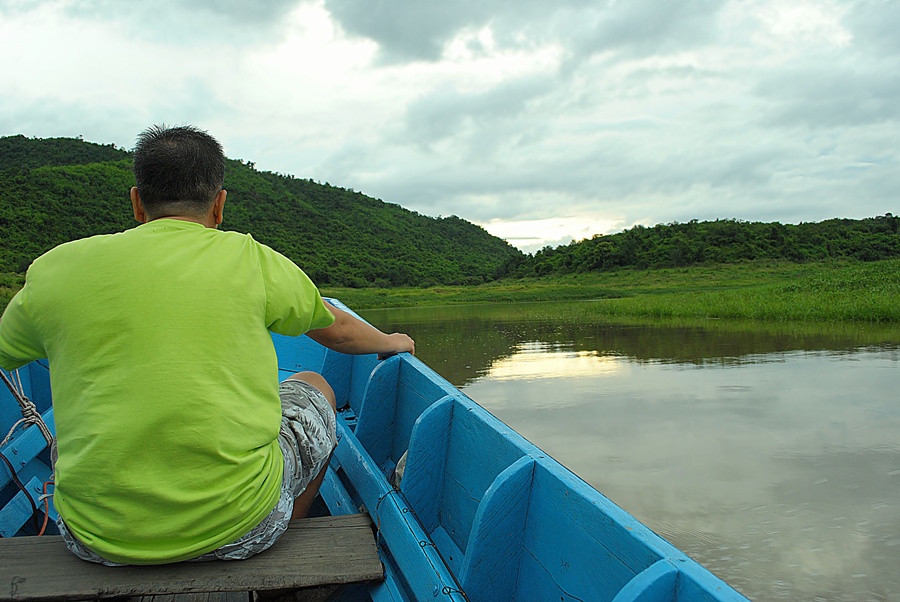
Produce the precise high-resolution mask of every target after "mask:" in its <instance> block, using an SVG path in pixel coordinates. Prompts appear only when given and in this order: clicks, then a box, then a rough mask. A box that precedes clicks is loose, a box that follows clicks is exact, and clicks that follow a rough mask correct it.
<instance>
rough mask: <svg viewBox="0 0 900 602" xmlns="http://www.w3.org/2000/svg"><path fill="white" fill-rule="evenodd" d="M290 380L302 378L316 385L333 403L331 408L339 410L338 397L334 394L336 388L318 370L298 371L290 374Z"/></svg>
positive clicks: (329, 401)
mask: <svg viewBox="0 0 900 602" xmlns="http://www.w3.org/2000/svg"><path fill="white" fill-rule="evenodd" d="M288 380H302V381H303V382H305V383H309V384H310V385H312V386H314V387H315V388H316V389H318V390H319V391H321V392H322V395H324V396H325V399H327V400H328V403H329V404H331V408H332V409H333V410H335V411H337V397H336V396H335V394H334V389H332V388H331V385H329V384H328V381H327V380H325V377H324V376H322V375H321V374H319V373H318V372H297V373H296V374H292V375H291V376H289V377H288Z"/></svg>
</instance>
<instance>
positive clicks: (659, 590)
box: [613, 560, 678, 602]
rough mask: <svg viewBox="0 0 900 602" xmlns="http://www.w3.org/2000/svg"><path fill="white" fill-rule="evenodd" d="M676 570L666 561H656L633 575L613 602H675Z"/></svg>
mask: <svg viewBox="0 0 900 602" xmlns="http://www.w3.org/2000/svg"><path fill="white" fill-rule="evenodd" d="M677 577H678V569H676V568H675V567H674V566H673V565H672V563H671V562H669V561H668V560H658V561H657V562H655V563H653V564H651V565H650V566H649V567H647V568H646V569H644V570H643V571H641V572H640V573H638V574H637V575H635V577H634V579H632V580H631V581H629V582H628V583H627V584H626V585H625V587H623V588H622V589H621V590H619V593H618V594H617V595H616V597H615V598H613V602H675V581H676V578H677Z"/></svg>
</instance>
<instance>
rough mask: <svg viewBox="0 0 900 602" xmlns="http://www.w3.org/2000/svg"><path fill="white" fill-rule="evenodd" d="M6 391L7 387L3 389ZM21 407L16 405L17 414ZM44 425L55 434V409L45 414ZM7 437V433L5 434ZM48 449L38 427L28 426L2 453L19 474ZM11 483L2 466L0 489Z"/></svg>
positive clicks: (1, 465)
mask: <svg viewBox="0 0 900 602" xmlns="http://www.w3.org/2000/svg"><path fill="white" fill-rule="evenodd" d="M3 388H4V389H5V387H3ZM18 407H19V405H18V404H16V410H15V411H16V412H18ZM43 418H44V423H45V424H46V425H47V427H48V428H49V429H50V432H55V423H54V421H53V408H50V409H48V410H47V411H46V412H44V414H43ZM3 435H4V436H5V435H6V433H3ZM46 448H47V440H46V439H44V435H43V434H42V433H41V431H40V429H38V428H37V427H36V426H28V427H26V428H24V429H22V430H19V431H16V433H15V435H13V438H12V439H11V440H10V442H9V443H7V444H6V445H5V446H3V447H0V453H2V454H3V455H4V456H6V458H7V459H8V460H9V461H10V462H11V463H12V465H13V467H14V468H15V469H16V473H18V472H19V471H20V470H21V469H22V468H24V467H25V466H27V465H28V463H29V462H31V461H32V460H33V459H34V458H35V457H37V455H38V454H39V453H41V452H42V451H43V450H45V449H46ZM9 481H10V475H9V473H8V471H7V469H6V465H5V464H0V488H3V487H5V486H6V484H7V483H9Z"/></svg>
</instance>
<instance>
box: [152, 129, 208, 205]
mask: <svg viewBox="0 0 900 602" xmlns="http://www.w3.org/2000/svg"><path fill="white" fill-rule="evenodd" d="M134 177H135V180H136V181H137V189H138V193H139V194H140V195H141V202H142V203H143V205H144V209H145V210H146V211H147V213H148V214H150V215H151V216H153V217H163V216H165V215H177V214H188V215H196V216H200V215H203V214H205V213H206V212H207V211H208V210H209V208H210V207H211V206H212V202H213V200H215V197H216V193H218V192H219V191H220V190H221V189H222V185H223V184H224V182H225V154H224V152H223V151H222V145H221V144H219V142H218V141H217V140H216V139H215V138H213V137H212V136H210V135H209V134H208V133H207V132H205V131H203V130H200V129H198V128H195V127H193V126H189V125H184V126H177V127H166V126H165V125H154V126H152V127H149V128H147V129H146V130H144V131H143V132H141V133H140V134H139V135H138V139H137V144H136V145H135V147H134Z"/></svg>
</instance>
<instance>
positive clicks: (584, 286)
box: [323, 260, 900, 323]
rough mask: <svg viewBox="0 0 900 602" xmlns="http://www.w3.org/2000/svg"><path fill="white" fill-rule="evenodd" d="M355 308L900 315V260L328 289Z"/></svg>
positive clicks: (836, 317) (788, 317) (695, 315)
mask: <svg viewBox="0 0 900 602" xmlns="http://www.w3.org/2000/svg"><path fill="white" fill-rule="evenodd" d="M323 293H324V294H327V295H331V296H335V297H337V298H339V299H341V300H343V301H344V302H345V303H347V304H348V305H350V306H351V307H355V308H360V309H363V308H376V307H409V306H419V305H446V304H456V303H483V302H530V301H564V300H579V299H602V300H603V301H602V302H597V303H589V304H585V305H584V307H583V308H582V309H579V311H583V312H587V313H591V314H594V315H597V316H606V317H610V318H613V317H616V318H622V319H624V318H629V317H630V318H651V319H690V320H696V319H711V318H712V319H715V318H721V319H739V320H757V321H760V320H761V321H781V322H783V321H812V322H823V321H825V322H869V323H897V322H900V260H888V261H879V262H872V263H856V262H823V263H809V264H793V263H771V262H766V263H746V264H736V265H719V266H708V267H692V268H678V269H663V270H620V271H617V272H606V273H600V274H580V275H572V276H567V277H562V278H553V279H543V280H524V281H503V282H495V283H489V284H484V285H481V286H476V287H433V288H429V289H323Z"/></svg>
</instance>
